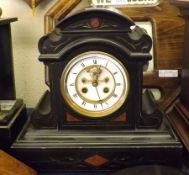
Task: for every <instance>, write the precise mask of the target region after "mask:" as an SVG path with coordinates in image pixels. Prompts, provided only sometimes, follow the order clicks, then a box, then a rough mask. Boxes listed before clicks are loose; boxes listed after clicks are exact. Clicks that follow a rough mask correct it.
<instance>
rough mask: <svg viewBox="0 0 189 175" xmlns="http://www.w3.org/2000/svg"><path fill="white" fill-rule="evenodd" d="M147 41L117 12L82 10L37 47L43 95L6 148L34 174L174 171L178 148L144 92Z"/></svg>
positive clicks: (130, 21)
mask: <svg viewBox="0 0 189 175" xmlns="http://www.w3.org/2000/svg"><path fill="white" fill-rule="evenodd" d="M151 46H152V40H151V38H150V37H149V36H148V34H147V33H146V32H145V30H144V29H142V28H140V27H138V26H136V25H135V23H134V22H133V21H132V20H131V19H130V18H128V17H127V16H124V15H122V14H120V13H118V12H115V11H112V10H108V9H98V8H95V9H87V10H84V11H82V12H79V13H77V14H75V15H73V16H70V17H68V18H66V19H64V20H63V21H61V22H60V23H59V24H57V26H56V28H55V30H54V31H52V32H51V33H49V34H48V35H46V36H44V37H42V38H41V39H40V41H39V50H40V53H41V54H40V57H39V60H40V61H42V62H44V64H45V65H46V66H47V67H48V71H49V80H50V84H49V87H50V91H47V92H46V93H45V94H44V95H43V96H42V98H41V100H40V101H39V103H38V105H37V107H36V108H35V109H34V111H33V113H32V114H31V117H30V120H28V122H27V123H26V125H25V127H24V129H23V131H22V132H21V133H20V135H19V137H18V138H17V140H16V141H15V142H14V144H13V146H12V150H13V154H14V155H15V156H16V157H17V158H19V159H20V160H23V161H24V162H26V163H27V164H28V165H31V166H32V167H35V168H36V169H42V170H49V169H56V170H60V169H61V170H63V171H113V170H117V169H121V168H125V167H127V166H132V165H142V164H163V165H170V166H180V162H181V161H180V160H181V157H182V156H181V155H182V145H181V143H180V142H179V140H178V138H177V137H176V135H175V134H174V132H173V131H172V129H171V127H170V125H169V123H168V122H167V120H166V119H165V117H164V115H163V113H162V112H161V111H160V110H159V108H158V107H157V105H156V104H155V102H154V99H153V98H152V94H151V93H150V92H149V91H147V90H146V91H144V92H143V88H142V80H143V76H142V74H143V67H144V65H147V64H148V61H149V60H150V59H151V55H150V54H149V50H150V48H151Z"/></svg>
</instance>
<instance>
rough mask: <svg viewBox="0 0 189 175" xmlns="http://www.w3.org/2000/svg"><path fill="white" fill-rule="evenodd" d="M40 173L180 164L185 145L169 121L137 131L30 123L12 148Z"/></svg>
mask: <svg viewBox="0 0 189 175" xmlns="http://www.w3.org/2000/svg"><path fill="white" fill-rule="evenodd" d="M12 150H13V153H14V155H15V157H17V158H18V159H19V160H22V161H24V162H25V163H26V164H28V165H30V166H32V167H34V168H36V169H37V170H48V171H49V170H64V171H72V172H73V171H114V170H118V169H122V168H125V167H128V166H133V165H144V164H160V165H167V166H174V167H175V166H176V167H179V166H180V165H181V159H182V144H181V143H180V141H179V140H178V138H177V137H176V135H175V134H174V132H173V131H172V129H171V127H170V125H169V124H168V122H167V121H166V120H164V121H163V123H162V126H161V128H159V129H154V130H146V129H137V130H134V131H128V130H127V131H126V130H122V131H121V130H119V131H100V130H95V131H93V130H91V131H86V130H80V131H76V130H75V131H74V130H66V131H63V130H62V131H59V130H57V129H43V130H42V129H41V130H40V129H38V130H36V129H34V128H33V127H32V125H31V123H30V121H28V122H27V123H26V125H25V127H24V129H23V131H22V132H21V133H20V135H19V137H18V138H17V140H16V141H15V142H14V144H13V146H12Z"/></svg>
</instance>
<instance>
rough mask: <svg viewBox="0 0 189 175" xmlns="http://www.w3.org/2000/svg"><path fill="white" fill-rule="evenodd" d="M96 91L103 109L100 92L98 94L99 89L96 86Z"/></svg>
mask: <svg viewBox="0 0 189 175" xmlns="http://www.w3.org/2000/svg"><path fill="white" fill-rule="evenodd" d="M95 89H96V93H97V95H98V98H99V103H100V104H101V106H102V109H103V105H102V100H101V98H100V95H99V92H98V88H97V87H96V86H95Z"/></svg>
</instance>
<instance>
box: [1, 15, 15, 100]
mask: <svg viewBox="0 0 189 175" xmlns="http://www.w3.org/2000/svg"><path fill="white" fill-rule="evenodd" d="M14 21H17V18H8V19H2V18H0V100H14V99H15V98H16V94H15V84H14V69H13V58H12V40H11V26H10V23H11V22H14Z"/></svg>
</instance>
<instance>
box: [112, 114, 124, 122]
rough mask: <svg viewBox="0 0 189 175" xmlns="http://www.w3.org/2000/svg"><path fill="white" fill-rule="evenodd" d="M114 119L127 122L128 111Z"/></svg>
mask: <svg viewBox="0 0 189 175" xmlns="http://www.w3.org/2000/svg"><path fill="white" fill-rule="evenodd" d="M113 121H116V122H125V121H127V115H126V112H124V113H123V114H121V115H120V116H119V117H117V118H115V119H114V120H113Z"/></svg>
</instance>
